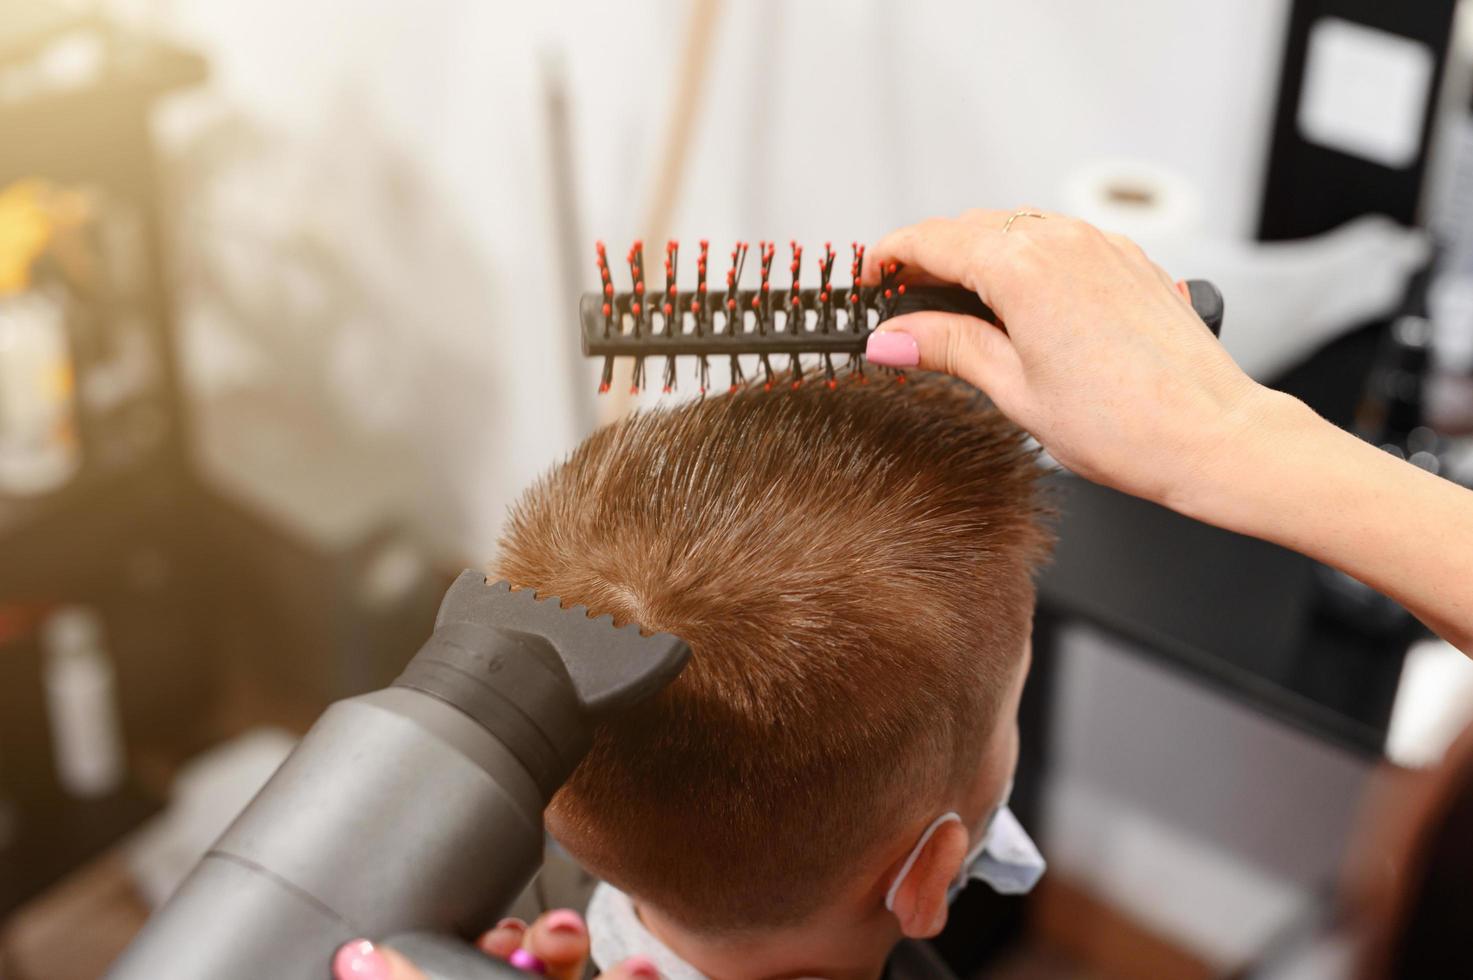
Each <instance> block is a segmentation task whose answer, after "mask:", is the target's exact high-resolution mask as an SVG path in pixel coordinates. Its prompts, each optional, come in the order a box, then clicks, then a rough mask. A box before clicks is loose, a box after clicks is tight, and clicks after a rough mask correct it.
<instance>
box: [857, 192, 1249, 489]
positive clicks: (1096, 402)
mask: <svg viewBox="0 0 1473 980" xmlns="http://www.w3.org/2000/svg"><path fill="white" fill-rule="evenodd" d="M1010 214H1012V212H1010V211H969V212H967V213H966V214H964V215H962V216H961V217H960V218H956V219H933V220H930V221H923V222H921V223H920V224H916V225H911V226H910V227H908V228H902V229H900V230H899V231H896V232H894V233H892V234H890V235H888V236H886V237H885V238H884V239H883V240H881V241H880V243H879V244H878V245H876V246H875V247H874V249H873V250H872V251H871V252H870V254H869V256H868V261H867V262H866V268H865V278H866V279H867V280H868V281H870V282H873V281H875V280H876V279H878V277H879V272H880V269H881V268H882V267H883V266H884V265H886V264H888V263H891V262H898V263H899V264H900V265H901V267H902V272H901V279H902V281H905V280H906V279H909V280H911V281H927V280H932V281H934V280H939V281H942V282H950V283H958V284H961V285H963V286H966V287H967V288H968V289H971V290H974V291H975V292H976V293H977V294H978V295H979V296H980V297H981V298H982V300H983V302H985V303H987V305H988V306H990V307H992V309H993V310H994V311H995V312H996V313H997V315H998V317H999V319H1001V320H1002V322H1003V323H1004V324H1006V326H1007V329H1006V331H1004V330H1001V329H999V328H997V327H994V326H992V325H990V324H987V323H984V322H983V321H981V320H977V319H975V318H973V317H968V316H962V315H959V314H948V313H916V314H911V315H909V316H903V317H897V318H895V319H893V320H890V321H888V322H886V323H885V324H884V325H883V326H882V327H881V328H880V331H881V332H880V333H877V334H876V335H874V336H873V337H871V338H870V342H869V352H868V353H869V359H870V360H871V361H873V362H875V363H877V364H889V365H893V366H896V367H915V366H919V367H922V368H927V369H931V370H938V371H945V372H947V373H949V374H953V375H956V376H958V377H961V378H964V379H966V380H967V381H970V382H971V383H972V384H974V385H976V386H977V387H978V388H981V389H982V390H984V391H985V392H987V394H988V395H990V396H991V397H992V399H993V401H994V402H996V403H997V406H998V407H999V408H1001V409H1002V410H1003V412H1005V413H1006V414H1007V415H1008V416H1009V417H1010V418H1012V419H1013V420H1014V421H1015V422H1017V423H1018V424H1019V425H1021V426H1022V427H1023V428H1025V429H1027V430H1028V431H1029V432H1031V433H1032V434H1033V435H1034V436H1035V437H1036V438H1037V439H1038V440H1039V441H1040V442H1042V443H1043V444H1044V446H1046V447H1047V448H1048V450H1049V451H1050V452H1051V453H1052V454H1053V455H1054V457H1055V458H1056V459H1058V460H1059V462H1061V463H1063V464H1064V465H1065V466H1067V467H1069V468H1070V469H1071V470H1073V471H1074V472H1076V473H1079V474H1081V475H1083V476H1087V477H1089V478H1090V479H1092V480H1094V481H1096V482H1099V483H1104V484H1107V485H1109V486H1112V487H1116V488H1117V489H1121V490H1124V491H1126V492H1128V493H1132V494H1135V495H1137V496H1141V497H1146V498H1148V499H1151V500H1155V501H1158V502H1162V503H1168V504H1169V503H1172V502H1173V501H1176V500H1178V499H1180V498H1181V497H1182V496H1184V495H1189V494H1191V493H1192V492H1193V490H1194V486H1195V484H1196V483H1198V482H1200V481H1203V480H1212V479H1216V478H1220V474H1219V473H1218V472H1217V468H1216V467H1215V465H1214V464H1215V463H1216V462H1217V460H1218V459H1219V457H1220V454H1221V453H1222V451H1223V448H1224V446H1225V444H1228V443H1231V442H1233V441H1235V440H1241V439H1242V438H1243V437H1244V435H1245V433H1247V432H1249V431H1250V430H1251V429H1252V428H1253V426H1254V424H1255V422H1256V420H1257V419H1258V417H1259V416H1260V415H1261V414H1262V413H1263V412H1264V411H1265V410H1266V405H1267V403H1268V402H1269V401H1271V400H1272V399H1271V394H1270V393H1268V392H1267V391H1266V390H1265V389H1264V388H1262V387H1261V386H1259V385H1257V384H1256V383H1254V382H1253V381H1252V380H1251V379H1250V378H1249V377H1248V376H1247V375H1246V374H1244V373H1243V371H1242V370H1241V369H1240V368H1239V367H1238V366H1237V364H1235V363H1234V362H1233V360H1232V358H1231V357H1229V356H1228V355H1227V352H1226V351H1224V350H1223V348H1222V346H1221V345H1220V344H1219V343H1218V342H1217V340H1216V338H1214V337H1213V336H1212V334H1211V332H1210V331H1209V330H1208V329H1207V327H1206V326H1205V325H1204V324H1203V323H1202V321H1201V320H1200V319H1199V318H1198V317H1197V315H1196V314H1195V313H1194V312H1193V311H1192V307H1191V304H1190V303H1189V302H1188V301H1187V300H1186V298H1185V297H1184V296H1183V294H1182V292H1181V291H1180V290H1179V289H1178V288H1177V287H1176V286H1175V285H1174V284H1173V283H1172V281H1171V278H1170V277H1169V276H1167V274H1166V273H1165V272H1163V271H1162V270H1161V269H1160V268H1158V267H1157V266H1156V265H1155V264H1154V263H1152V262H1151V260H1150V259H1148V258H1147V257H1146V255H1145V253H1144V252H1142V251H1141V250H1140V248H1138V247H1137V246H1136V245H1135V244H1134V243H1132V242H1130V241H1129V240H1127V239H1125V238H1122V237H1120V236H1117V235H1109V234H1106V233H1104V232H1101V231H1099V230H1098V229H1096V228H1094V227H1093V226H1092V225H1088V224H1086V223H1084V222H1082V221H1079V220H1076V219H1074V218H1069V217H1066V216H1064V215H1058V214H1048V215H1047V217H1044V218H1037V217H1019V218H1018V219H1017V220H1015V221H1014V222H1013V225H1012V227H1011V229H1010V230H1009V231H1007V232H1006V233H1004V231H1003V226H1004V224H1005V223H1006V222H1007V219H1008V216H1009V215H1010Z"/></svg>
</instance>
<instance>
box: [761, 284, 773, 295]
mask: <svg viewBox="0 0 1473 980" xmlns="http://www.w3.org/2000/svg"><path fill="white" fill-rule="evenodd" d="M771 288H772V283H769V282H764V283H763V284H762V291H763V292H764V293H765V292H767V291H768V290H769V289H771Z"/></svg>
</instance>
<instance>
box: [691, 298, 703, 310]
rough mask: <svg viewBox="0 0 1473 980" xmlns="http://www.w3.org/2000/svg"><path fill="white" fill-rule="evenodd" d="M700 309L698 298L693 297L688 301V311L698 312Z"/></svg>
mask: <svg viewBox="0 0 1473 980" xmlns="http://www.w3.org/2000/svg"><path fill="white" fill-rule="evenodd" d="M700 309H701V303H700V300H694V299H693V300H691V301H690V311H691V312H692V313H698V312H700Z"/></svg>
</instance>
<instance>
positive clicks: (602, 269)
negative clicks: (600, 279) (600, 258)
mask: <svg viewBox="0 0 1473 980" xmlns="http://www.w3.org/2000/svg"><path fill="white" fill-rule="evenodd" d="M599 271H600V272H602V273H603V274H604V282H608V281H609V267H608V266H604V267H603V268H601V269H600V270H599Z"/></svg>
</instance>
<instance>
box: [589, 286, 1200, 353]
mask: <svg viewBox="0 0 1473 980" xmlns="http://www.w3.org/2000/svg"><path fill="white" fill-rule="evenodd" d="M1187 289H1188V292H1189V293H1190V296H1191V301H1192V308H1193V309H1195V310H1196V311H1197V315H1198V316H1200V317H1201V318H1202V321H1203V322H1204V323H1206V324H1207V326H1208V328H1209V329H1210V330H1211V331H1212V332H1213V334H1214V335H1218V334H1220V333H1221V331H1222V318H1223V299H1222V293H1221V292H1220V291H1218V288H1217V287H1216V286H1214V285H1213V284H1212V283H1210V282H1208V281H1206V280H1204V279H1192V280H1189V281H1188V282H1187ZM769 292H770V291H769ZM778 294H779V297H780V298H782V299H785V300H788V302H787V303H785V304H781V305H778V304H774V305H773V307H772V309H771V310H769V311H766V312H767V315H765V316H759V315H755V314H752V313H744V314H743V316H742V317H741V318H740V320H739V321H738V322H739V323H740V328H739V329H737V330H735V331H733V330H732V329H730V324H731V323H732V322H733V319H735V318H733V319H728V317H727V311H726V308H725V306H724V304H725V302H726V295H725V294H723V293H707V294H706V299H705V301H704V304H703V305H702V306H701V308H700V309H698V310H695V311H692V310H691V309H690V306H689V302H690V301H689V300H681V304H682V305H681V309H680V312H679V315H678V324H677V325H678V327H679V329H676V330H671V329H670V326H671V324H672V323H677V319H676V318H674V317H672V318H671V319H670V320H667V319H665V316H664V314H663V313H662V312H660V311H661V309H662V308H663V306H664V305H665V297H664V296H663V295H662V294H660V293H650V294H647V297H648V298H647V299H646V301H645V302H644V303H642V304H641V306H642V307H647V308H653V310H654V311H655V312H653V313H642V315H641V316H640V317H635V316H634V314H633V313H632V312H631V311H632V309H633V306H634V303H635V300H636V294H634V293H614V294H613V295H612V297H605V296H601V295H599V294H598V293H586V294H584V296H583V299H582V302H581V304H580V305H579V310H578V313H579V319H580V320H581V321H582V326H583V353H584V354H585V355H586V356H588V357H680V356H684V355H693V354H694V355H708V356H719V355H723V354H770V355H774V356H775V355H780V354H863V353H864V346H865V341H867V340H868V339H869V335H870V334H871V333H873V332H874V328H875V327H876V326H878V325H879V324H880V323H883V322H884V321H885V320H888V319H890V318H891V317H894V316H900V315H902V314H905V313H915V312H919V311H922V310H940V311H944V312H950V313H963V314H966V315H967V316H975V317H977V318H979V319H982V320H986V321H987V322H988V323H998V322H999V321H998V318H997V315H996V314H994V313H993V312H992V310H991V309H989V308H988V307H987V305H986V304H985V303H983V302H982V300H980V299H979V298H978V297H977V294H976V293H974V292H972V291H971V290H967V289H962V288H961V287H959V286H911V287H908V288H906V289H905V290H904V292H900V291H899V288H898V287H893V288H892V296H891V297H890V298H889V299H888V300H887V299H886V297H885V295H884V290H882V289H881V288H880V287H878V286H864V287H861V288H859V289H857V290H854V289H851V290H843V289H839V290H836V291H835V292H834V293H832V294H831V295H830V301H829V302H827V303H825V302H822V301H821V300H820V299H819V297H820V296H821V295H822V294H821V292H820V290H818V289H803V290H799V291H798V292H797V293H796V294H790V293H789V292H788V291H787V290H778ZM794 295H796V297H797V298H798V304H797V306H796V307H794V306H793V304H792V303H791V298H792V296H794ZM762 297H763V293H762V291H761V290H757V289H740V290H736V291H735V295H734V300H735V303H736V307H735V308H736V309H737V310H741V311H750V310H752V309H753V300H756V301H757V302H758V304H759V305H760V304H761V303H762ZM850 297H853V298H852V299H851V298H850ZM697 302H700V301H697ZM606 305H607V306H610V307H611V308H612V309H611V311H610V316H608V317H606V316H605V315H604V312H603V311H604V307H605V306H606ZM672 308H673V304H672ZM792 308H796V309H800V310H802V311H803V314H804V321H805V322H804V323H803V324H802V326H801V328H799V329H795V327H796V326H797V318H796V317H794V316H791V315H790V314H789V313H788V310H789V309H792ZM810 314H811V315H810Z"/></svg>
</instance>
